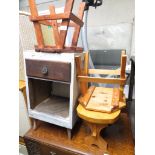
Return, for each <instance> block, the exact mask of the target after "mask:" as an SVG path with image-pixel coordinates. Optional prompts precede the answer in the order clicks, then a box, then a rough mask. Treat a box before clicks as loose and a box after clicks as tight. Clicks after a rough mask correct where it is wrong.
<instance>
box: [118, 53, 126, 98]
mask: <svg viewBox="0 0 155 155" xmlns="http://www.w3.org/2000/svg"><path fill="white" fill-rule="evenodd" d="M126 60H127V56H126V55H125V51H122V55H121V71H120V77H121V78H125V68H126ZM123 92H124V85H123V84H121V85H120V96H119V97H120V101H122V100H123Z"/></svg>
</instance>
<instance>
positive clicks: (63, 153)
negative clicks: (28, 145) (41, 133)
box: [40, 144, 77, 155]
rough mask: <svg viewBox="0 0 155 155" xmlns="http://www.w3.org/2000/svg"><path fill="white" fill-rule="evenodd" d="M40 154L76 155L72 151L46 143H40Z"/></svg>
mask: <svg viewBox="0 0 155 155" xmlns="http://www.w3.org/2000/svg"><path fill="white" fill-rule="evenodd" d="M40 149H41V155H77V154H76V153H75V154H74V152H72V151H67V150H64V149H63V150H62V148H58V147H54V146H48V145H45V144H44V145H42V144H41V145H40Z"/></svg>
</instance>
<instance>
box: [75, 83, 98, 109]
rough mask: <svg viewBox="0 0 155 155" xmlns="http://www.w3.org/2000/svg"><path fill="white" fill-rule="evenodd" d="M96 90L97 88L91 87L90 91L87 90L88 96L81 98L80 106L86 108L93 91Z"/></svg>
mask: <svg viewBox="0 0 155 155" xmlns="http://www.w3.org/2000/svg"><path fill="white" fill-rule="evenodd" d="M94 89H95V86H91V87H89V89H88V90H87V92H86V94H85V95H84V96H80V97H79V99H78V101H79V102H80V104H82V105H83V106H84V107H85V106H86V105H87V103H88V101H89V99H90V97H91V95H92V93H93V91H94Z"/></svg>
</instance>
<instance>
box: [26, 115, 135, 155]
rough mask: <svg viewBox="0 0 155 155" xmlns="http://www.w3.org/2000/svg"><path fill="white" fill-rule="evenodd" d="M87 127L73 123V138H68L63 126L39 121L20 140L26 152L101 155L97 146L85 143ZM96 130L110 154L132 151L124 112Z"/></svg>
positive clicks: (115, 154) (130, 136) (35, 154)
mask: <svg viewBox="0 0 155 155" xmlns="http://www.w3.org/2000/svg"><path fill="white" fill-rule="evenodd" d="M87 129H88V128H87V126H86V125H85V124H83V123H82V124H81V123H77V124H76V126H75V128H74V129H73V137H72V139H71V140H69V139H68V136H67V133H66V129H64V128H61V127H59V126H55V125H52V124H48V123H43V124H41V125H40V126H39V127H38V129H37V130H35V131H34V130H32V129H31V130H29V131H28V132H27V133H26V135H25V136H24V140H25V144H26V147H27V149H28V153H29V155H51V154H52V152H53V153H57V154H56V155H64V154H66V155H70V154H72V155H103V153H104V152H103V151H101V150H100V149H99V148H97V147H95V146H90V145H88V143H85V137H87V136H88V135H89V134H90V132H89V130H87ZM122 129H123V130H122ZM100 133H101V136H102V137H103V138H104V139H105V141H106V142H107V143H108V153H109V154H110V155H133V154H134V144H133V140H132V132H131V127H130V123H129V119H128V117H127V114H124V113H123V114H121V115H120V118H119V120H118V121H117V122H116V123H115V124H113V125H111V126H108V127H107V128H105V129H104V130H102V131H101V132H100ZM50 152H51V153H50ZM62 152H64V153H62Z"/></svg>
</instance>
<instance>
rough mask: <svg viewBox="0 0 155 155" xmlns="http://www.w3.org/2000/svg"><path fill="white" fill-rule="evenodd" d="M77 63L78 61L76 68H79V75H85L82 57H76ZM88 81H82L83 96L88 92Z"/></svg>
mask: <svg viewBox="0 0 155 155" xmlns="http://www.w3.org/2000/svg"><path fill="white" fill-rule="evenodd" d="M75 63H76V69H77V75H83V72H82V67H81V64H82V63H81V57H80V56H77V57H75ZM87 89H88V88H87V83H86V82H80V91H81V94H82V96H84V95H85V93H86V92H87Z"/></svg>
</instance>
